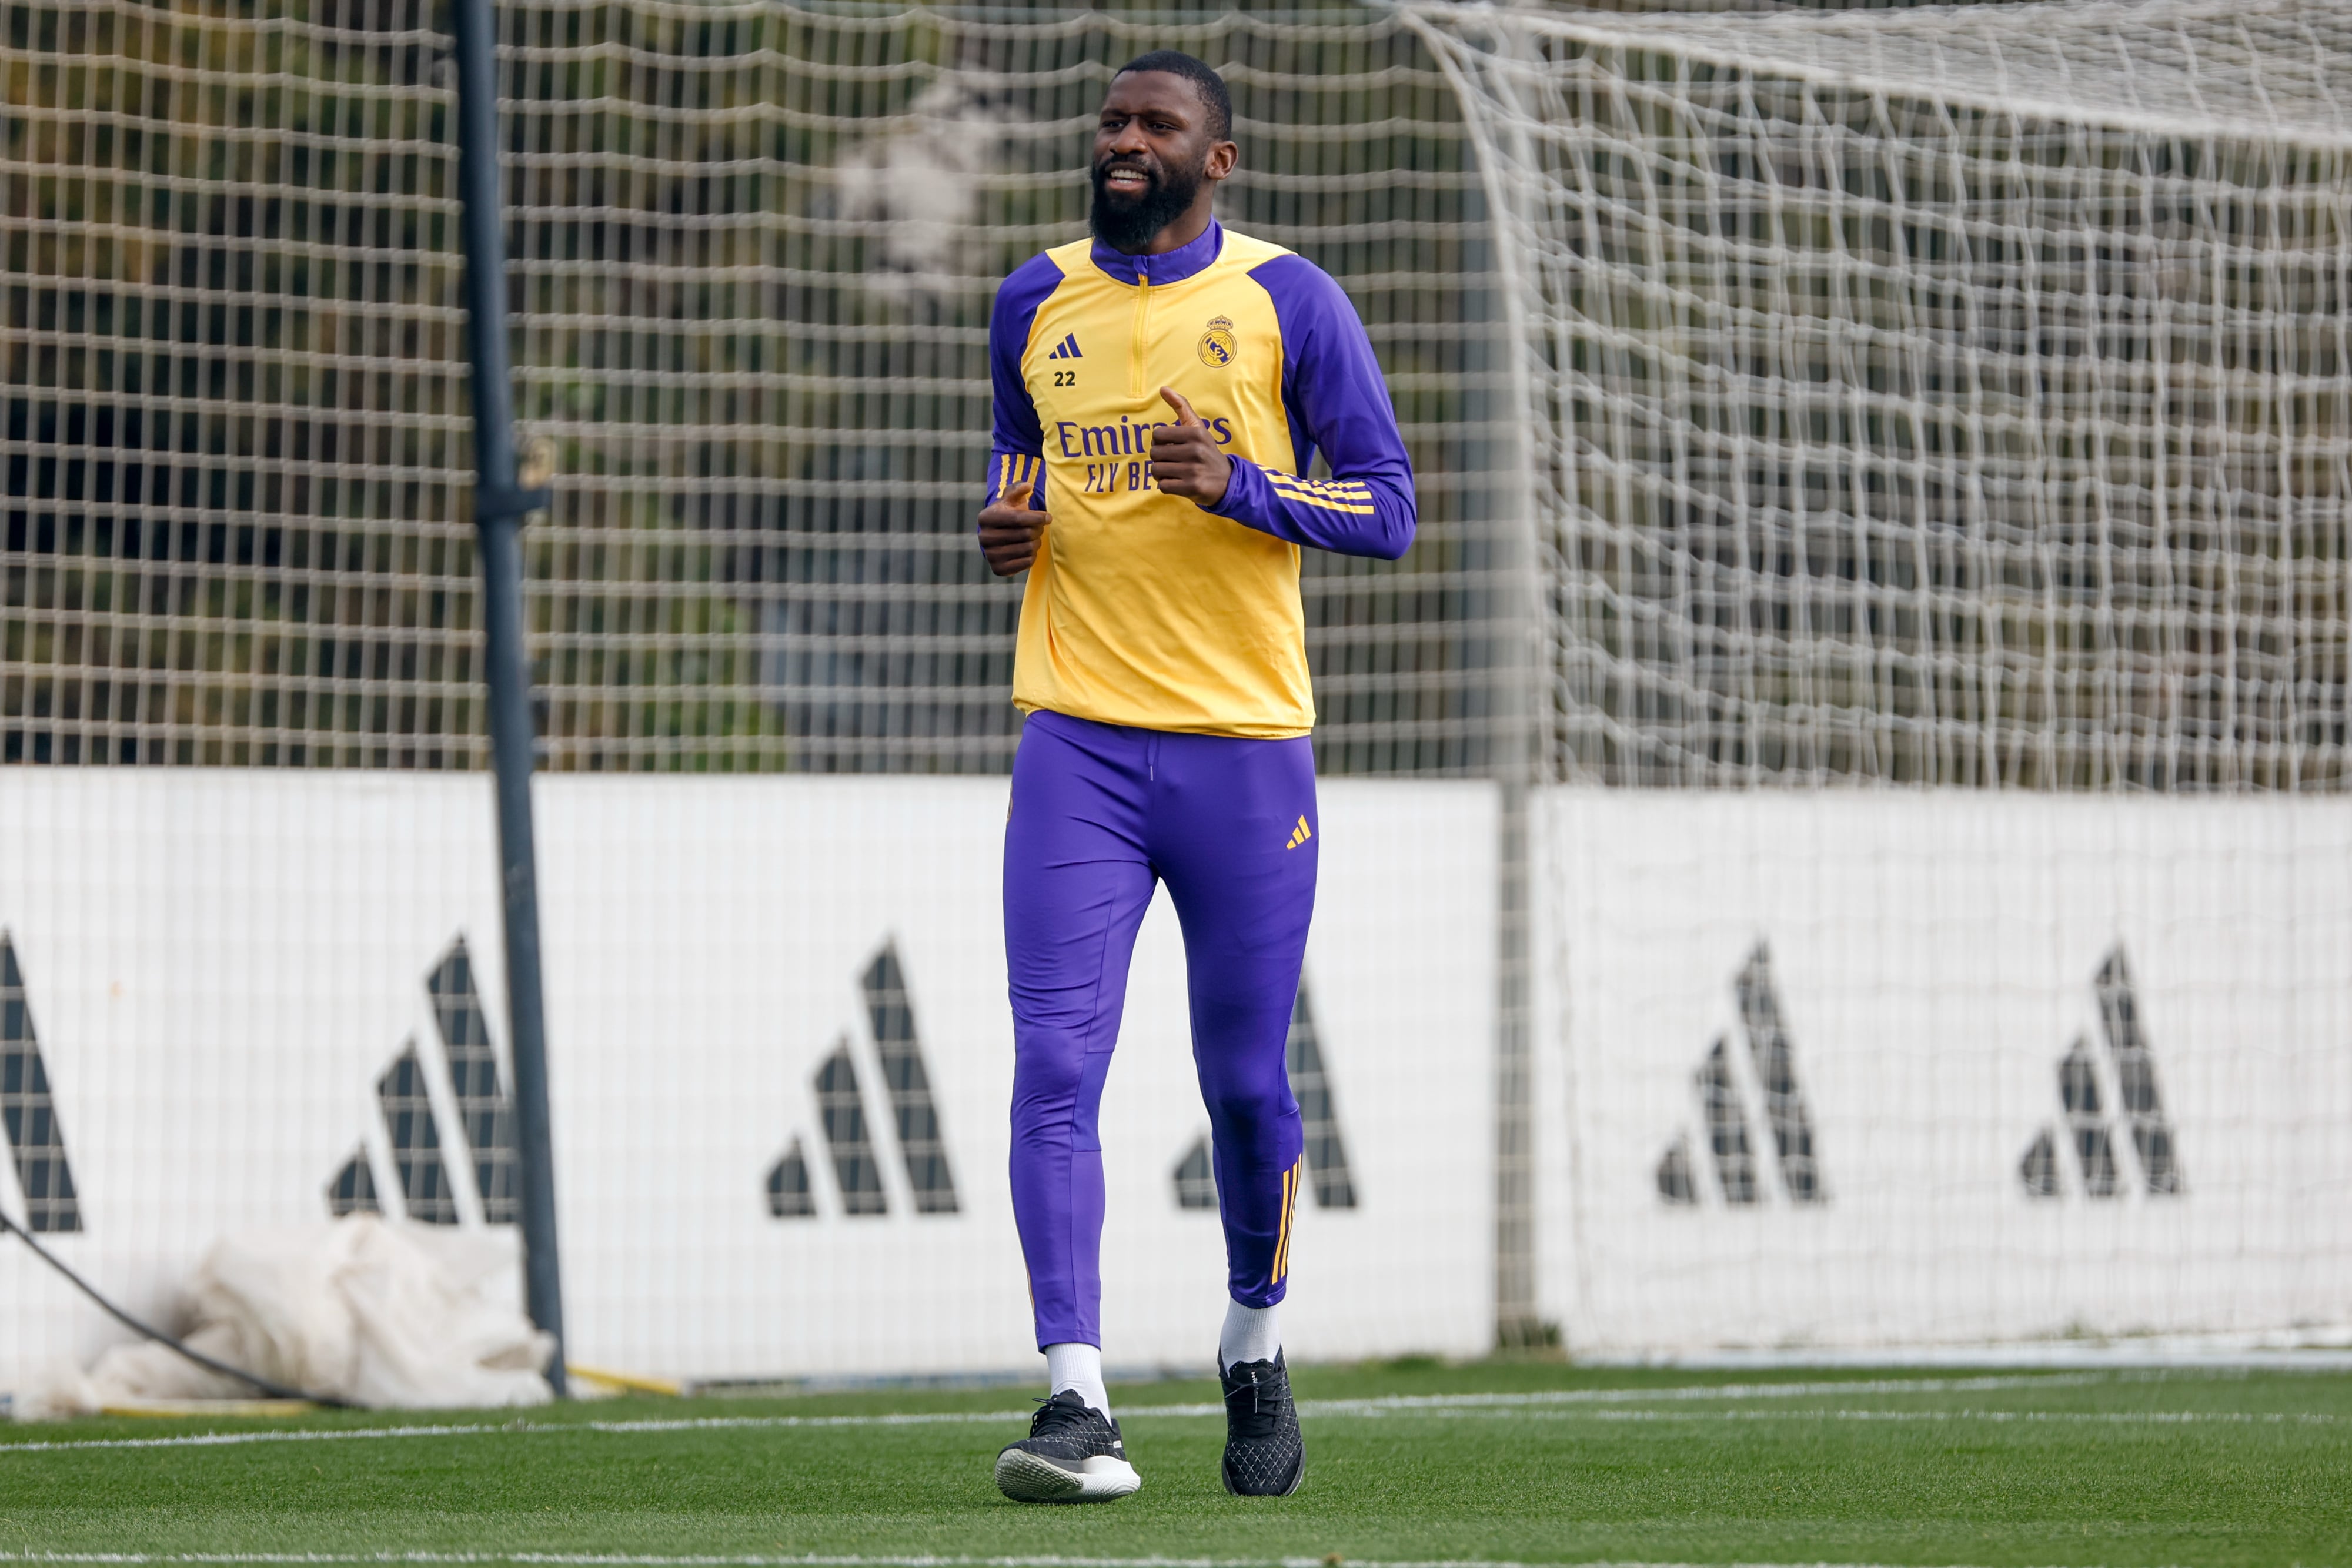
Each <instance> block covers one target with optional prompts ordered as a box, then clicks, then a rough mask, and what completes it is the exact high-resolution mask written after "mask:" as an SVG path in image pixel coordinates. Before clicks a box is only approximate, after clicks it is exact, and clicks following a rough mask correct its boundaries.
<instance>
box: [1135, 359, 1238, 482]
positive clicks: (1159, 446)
mask: <svg viewBox="0 0 2352 1568" xmlns="http://www.w3.org/2000/svg"><path fill="white" fill-rule="evenodd" d="M1160 396H1161V397H1162V398H1165V399H1166V400H1167V402H1168V406H1169V407H1170V408H1172V409H1174V410H1175V411H1176V423H1173V424H1155V425H1153V426H1152V427H1151V482H1152V483H1153V484H1155V485H1157V486H1160V488H1161V489H1162V490H1165V491H1167V492H1168V494H1170V495H1171V496H1181V497H1184V498H1185V499H1187V500H1189V501H1192V502H1195V503H1197V504H1199V505H1201V506H1203V507H1213V506H1215V505H1216V504H1217V503H1218V502H1220V501H1222V500H1223V499H1224V498H1225V486H1226V485H1228V484H1229V483H1231V482H1232V479H1233V476H1234V460H1233V459H1232V458H1231V457H1228V456H1226V455H1225V453H1224V449H1223V448H1222V447H1220V446H1219V445H1218V444H1217V433H1216V432H1215V431H1213V430H1211V429H1210V428H1209V426H1208V423H1207V422H1206V421H1205V420H1203V419H1202V417H1201V416H1200V415H1199V414H1197V413H1193V412H1192V404H1191V403H1189V402H1185V401H1184V394H1183V393H1182V392H1178V391H1177V390H1176V389H1175V388H1174V387H1161V388H1160Z"/></svg>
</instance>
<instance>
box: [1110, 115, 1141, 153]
mask: <svg viewBox="0 0 2352 1568" xmlns="http://www.w3.org/2000/svg"><path fill="white" fill-rule="evenodd" d="M1110 151H1111V152H1113V153H1115V154H1130V153H1143V152H1150V151H1151V141H1150V138H1148V137H1146V136H1145V135H1144V134H1143V128H1142V127H1141V126H1139V125H1138V124H1136V123H1135V121H1133V120H1129V121H1128V122H1127V123H1126V124H1125V125H1122V126H1120V127H1119V128H1118V130H1117V131H1113V132H1112V133H1111V138H1110Z"/></svg>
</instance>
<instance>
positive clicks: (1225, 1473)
mask: <svg viewBox="0 0 2352 1568" xmlns="http://www.w3.org/2000/svg"><path fill="white" fill-rule="evenodd" d="M1217 1477H1218V1479H1220V1480H1223V1482H1224V1483H1225V1492H1226V1495H1227V1496H1229V1497H1288V1496H1290V1495H1291V1494H1292V1493H1293V1492H1295V1491H1297V1490H1298V1489H1299V1488H1300V1487H1302V1486H1304V1485H1306V1484H1307V1460H1306V1459H1305V1458H1303V1457H1302V1458H1300V1459H1299V1461H1298V1469H1297V1471H1296V1472H1295V1473H1294V1474H1293V1475H1292V1476H1291V1478H1290V1484H1289V1485H1288V1486H1286V1487H1285V1488H1283V1489H1282V1490H1280V1491H1244V1490H1242V1489H1241V1488H1239V1487H1237V1486H1235V1485H1234V1473H1233V1471H1231V1470H1229V1469H1225V1467H1224V1466H1223V1465H1222V1464H1220V1465H1219V1466H1218V1467H1217Z"/></svg>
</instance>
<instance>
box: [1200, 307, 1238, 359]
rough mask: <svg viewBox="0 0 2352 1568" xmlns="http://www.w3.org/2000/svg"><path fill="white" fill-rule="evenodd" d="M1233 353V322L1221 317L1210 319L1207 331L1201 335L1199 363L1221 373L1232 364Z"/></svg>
mask: <svg viewBox="0 0 2352 1568" xmlns="http://www.w3.org/2000/svg"><path fill="white" fill-rule="evenodd" d="M1235 352H1236V345H1235V343H1234V324H1233V322H1231V321H1230V320H1227V319H1225V318H1224V317H1223V316H1218V317H1213V318H1212V319H1211V320H1210V322H1209V329H1208V330H1207V331H1205V332H1203V333H1202V334H1201V362H1202V364H1204V365H1206V366H1208V367H1209V368H1210V369H1211V370H1213V371H1222V370H1223V369H1224V368H1225V367H1226V366H1227V365H1230V364H1232V363H1233V362H1234V353H1235Z"/></svg>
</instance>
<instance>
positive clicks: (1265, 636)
mask: <svg viewBox="0 0 2352 1568" xmlns="http://www.w3.org/2000/svg"><path fill="white" fill-rule="evenodd" d="M1232 126H1233V110H1232V103H1231V100H1230V99H1228V98H1227V96H1226V93H1225V84H1224V82H1223V78H1220V77H1219V76H1218V75H1217V74H1216V72H1214V71H1213V70H1211V69H1210V68H1208V67H1207V66H1206V65H1204V64H1202V62H1201V61H1199V60H1196V59H1194V58H1192V57H1191V56H1189V55H1182V54H1178V53H1176V52H1175V51H1173V50H1167V49H1161V50H1155V51H1153V52H1152V53H1150V54H1148V55H1145V56H1143V57H1141V58H1139V59H1137V60H1134V61H1132V62H1130V63H1129V65H1127V66H1126V67H1125V68H1122V69H1121V70H1120V71H1119V72H1118V75H1117V76H1116V77H1114V78H1112V81H1111V86H1110V91H1109V93H1108V95H1107V96H1106V97H1105V98H1104V99H1103V106H1102V112H1101V117H1100V120H1099V121H1098V123H1097V129H1096V132H1095V148H1094V165H1093V172H1094V206H1093V213H1092V218H1091V225H1092V227H1093V230H1094V238H1093V240H1092V241H1091V242H1088V241H1084V240H1081V241H1079V242H1078V243H1076V244H1075V245H1067V246H1060V247H1058V248H1056V249H1054V250H1050V251H1047V252H1046V253H1045V255H1043V256H1038V257H1035V258H1034V259H1033V260H1031V261H1029V262H1028V263H1026V264H1025V265H1024V266H1023V267H1020V268H1019V269H1018V270H1017V271H1015V272H1014V273H1013V276H1012V277H1008V278H1007V279H1005V281H1004V286H1003V288H1002V289H1001V290H1000V291H999V293H998V294H997V298H996V309H995V315H994V318H993V319H992V322H991V324H990V328H989V353H990V361H991V365H992V371H993V377H994V391H995V432H994V442H993V447H994V450H993V451H992V455H991V457H990V462H989V496H990V499H989V503H988V505H987V507H985V509H983V510H982V512H981V514H980V544H981V549H982V553H983V554H984V555H985V556H986V557H987V559H988V563H989V565H990V567H991V568H992V570H994V571H996V573H997V574H998V575H1000V576H1011V575H1013V574H1015V573H1018V572H1021V571H1024V570H1025V571H1027V572H1028V573H1029V580H1028V584H1027V587H1026V589H1025V591H1024V596H1023V599H1022V602H1021V632H1020V641H1019V645H1018V650H1017V653H1016V657H1015V662H1014V665H1013V701H1014V703H1015V704H1017V705H1018V706H1020V707H1021V708H1023V709H1024V711H1025V712H1027V713H1028V715H1029V719H1028V723H1027V725H1026V727H1024V730H1023V731H1022V736H1021V747H1020V751H1019V753H1018V755H1017V756H1016V758H1015V759H1014V762H1013V805H1012V812H1011V816H1010V819H1009V821H1008V822H1007V824H1006V828H1005V837H1004V946H1005V956H1006V960H1007V964H1008V967H1009V969H1010V974H1011V989H1012V1001H1013V1041H1014V1061H1013V1157H1012V1175H1013V1213H1014V1216H1015V1218H1016V1219H1017V1220H1018V1222H1019V1225H1020V1229H1021V1247H1022V1250H1023V1252H1024V1255H1025V1257H1026V1260H1027V1262H1028V1266H1029V1285H1030V1296H1031V1299H1032V1301H1033V1302H1034V1307H1035V1312H1036V1328H1037V1344H1038V1348H1039V1349H1041V1350H1042V1351H1044V1352H1045V1360H1046V1370H1047V1374H1048V1375H1049V1377H1050V1378H1051V1388H1050V1391H1049V1394H1050V1396H1049V1398H1048V1399H1047V1401H1046V1403H1045V1406H1044V1407H1043V1408H1041V1409H1040V1410H1039V1411H1038V1412H1037V1414H1036V1416H1035V1418H1034V1421H1033V1422H1032V1424H1031V1427H1030V1435H1029V1437H1028V1438H1027V1439H1026V1440H1025V1441H1023V1442H1019V1443H1014V1444H1013V1445H1011V1446H1010V1447H1008V1448H1005V1449H1004V1450H1003V1453H1001V1454H999V1455H998V1456H997V1463H996V1480H997V1484H998V1486H999V1487H1001V1488H1002V1489H1003V1490H1004V1492H1005V1493H1006V1494H1007V1495H1008V1496H1011V1497H1013V1498H1017V1499H1020V1500H1025V1501H1038V1502H1045V1501H1075V1500H1091V1499H1103V1498H1114V1497H1124V1496H1126V1495H1127V1494H1128V1493H1129V1492H1132V1491H1133V1490H1136V1488H1137V1487H1138V1486H1139V1485H1140V1484H1141V1483H1140V1481H1139V1479H1138V1478H1137V1475H1136V1472H1135V1469H1134V1468H1133V1467H1132V1466H1131V1465H1130V1464H1129V1462H1128V1459H1127V1454H1126V1449H1125V1448H1124V1445H1123V1444H1122V1443H1121V1441H1120V1437H1119V1432H1118V1425H1117V1423H1115V1422H1114V1421H1113V1420H1112V1419H1111V1416H1110V1399H1109V1396H1108V1394H1107V1393H1106V1392H1105V1390H1104V1387H1103V1377H1102V1350H1101V1344H1102V1338H1101V1332H1100V1329H1099V1328H1098V1326H1097V1317H1098V1308H1099V1304H1100V1300H1101V1295H1102V1281H1101V1274H1100V1269H1099V1260H1100V1255H1101V1243H1102V1223H1103V1176H1102V1151H1101V1145H1100V1144H1099V1143H1098V1142H1097V1137H1096V1113H1097V1106H1098V1105H1099V1103H1100V1101H1101V1097H1102V1089H1103V1080H1104V1076H1105V1074H1106V1072H1107V1071H1108V1067H1109V1064H1110V1054H1111V1047H1112V1045H1113V1044H1114V1043H1115V1041H1116V1040H1117V1037H1118V1022H1119V1011H1120V1008H1121V1005H1122V1004H1123V1002H1124V1000H1125V994H1126V985H1127V969H1128V961H1129V955H1130V954H1131V953H1132V951H1133V948H1134V943H1135V934H1136V929H1137V927H1138V926H1139V925H1140V924H1141V923H1142V920H1143V914H1144V910H1145V908H1146V907H1147V906H1148V905H1149V904H1150V901H1151V894H1152V888H1153V885H1154V883H1155V881H1157V880H1159V879H1165V880H1166V882H1167V883H1168V892H1169V896H1170V899H1171V902H1172V903H1173V904H1175V907H1176V914H1177V918H1178V919H1179V920H1180V921H1181V924H1182V925H1183V931H1184V949H1185V960H1186V968H1187V971H1188V975H1189V982H1188V985H1189V990H1190V994H1191V1000H1192V1054H1193V1059H1194V1061H1195V1062H1196V1064H1197V1065H1198V1068H1199V1071H1200V1079H1201V1092H1202V1099H1203V1100H1204V1101H1205V1102H1206V1103H1207V1105H1208V1110H1209V1119H1210V1123H1211V1125H1212V1127H1213V1137H1214V1145H1215V1151H1216V1154H1215V1161H1216V1180H1217V1204H1218V1209H1219V1212H1220V1214H1221V1216H1222V1218H1223V1224H1224V1233H1225V1257H1226V1263H1227V1281H1226V1284H1227V1291H1228V1293H1229V1295H1230V1296H1231V1298H1232V1300H1231V1303H1230V1305H1229V1306H1228V1308H1227V1311H1226V1316H1225V1324H1224V1328H1223V1333H1221V1334H1220V1335H1219V1338H1218V1345H1217V1370H1218V1375H1219V1376H1220V1378H1221V1379H1222V1380H1223V1385H1224V1391H1225V1408H1226V1442H1225V1453H1224V1464H1223V1471H1224V1482H1225V1487H1226V1490H1229V1491H1233V1492H1237V1493H1244V1494H1254V1495H1270V1496H1282V1495H1287V1494H1288V1493H1290V1492H1293V1491H1296V1490H1297V1488H1298V1483H1299V1480H1300V1479H1301V1477H1302V1476H1303V1475H1304V1474H1305V1469H1306V1455H1305V1449H1304V1448H1303V1446H1302V1444H1301V1442H1300V1437H1299V1431H1298V1417H1297V1410H1296V1408H1295V1407H1294V1406H1293V1403H1292V1400H1291V1395H1290V1377H1289V1373H1288V1371H1287V1369H1286V1363H1285V1361H1284V1358H1283V1354H1282V1347H1281V1340H1280V1337H1279V1334H1278V1333H1277V1330H1276V1303H1277V1302H1279V1301H1281V1300H1282V1299H1283V1293H1284V1287H1285V1285H1286V1273H1287V1271H1288V1266H1289V1243H1290V1218H1291V1209H1292V1205H1293V1203H1294V1201H1295V1200H1296V1198H1297V1192H1298V1186H1299V1182H1300V1180H1301V1176H1302V1172H1301V1170H1300V1158H1301V1151H1302V1148H1303V1144H1304V1140H1303V1137H1302V1134H1301V1129H1300V1126H1299V1119H1298V1105H1297V1102H1296V1101H1295V1100H1293V1099H1292V1098H1291V1094H1290V1085H1289V1081H1288V1078H1287V1076H1286V1072H1285V1069H1284V1060H1283V1059H1284V1047H1285V1043H1286V1040H1287V1038H1288V1033H1289V1026H1290V1014H1291V1008H1292V1005H1293V1002H1294V1001H1295V999H1296V998H1297V993H1298V970H1299V963H1300V960H1301V958H1302V956H1304V954H1305V951H1306V946H1307V919H1308V916H1309V915H1310V914H1311V913H1312V912H1313V907H1314V901H1315V865H1316V854H1317V851H1318V848H1319V846H1320V844H1321V840H1320V839H1319V837H1318V831H1319V829H1318V819H1317V816H1316V810H1315V767H1314V758H1313V753H1312V751H1311V750H1310V748H1309V747H1310V743H1309V741H1308V739H1307V734H1308V732H1309V730H1310V729H1311V728H1312V727H1313V726H1314V722H1315V711H1314V699H1313V696H1312V695H1311V693H1310V691H1309V689H1308V685H1307V644H1306V622H1305V615H1304V612H1303V611H1302V609H1301V607H1300V603H1299V597H1298V562H1299V554H1298V552H1299V549H1300V547H1301V546H1311V547H1314V548H1316V549H1330V550H1339V551H1341V552H1343V553H1346V554H1350V555H1370V556H1379V557H1381V558H1383V559H1395V558H1396V557H1398V556H1400V555H1402V554H1403V553H1404V550H1405V549H1406V547H1407V546H1408V545H1410V544H1411V543H1412V535H1413V525H1414V516H1413V497H1412V465H1411V464H1410V462H1409V461H1408V459H1407V458H1406V455H1405V450H1404V443H1403V440H1402V438H1401V437H1400V436H1399V434H1398V433H1397V427H1396V417H1395V414H1394V413H1393V411H1392V410H1391V407H1390V403H1389V398H1388V391H1387V388H1386V386H1385V384H1384V383H1383V382H1382V381H1381V370H1380V365H1379V363H1378V362H1377V361H1375V360H1374V359H1373V357H1372V350H1371V344H1370V340H1368V339H1367V338H1366V336H1365V334H1364V329H1363V325H1362V323H1360V321H1358V320H1357V319H1356V315H1355V311H1354V309H1353V308H1352V307H1350V306H1349V302H1348V298H1347V296H1346V295H1345V294H1343V293H1342V292H1340V289H1339V285H1337V284H1335V283H1334V282H1332V281H1331V279H1330V278H1329V277H1327V276H1326V275H1325V274H1324V273H1323V272H1322V271H1320V270H1319V269H1318V268H1317V267H1315V266H1314V265H1313V264H1312V263H1310V262H1307V260H1305V259H1303V258H1302V257H1299V256H1294V255H1291V254H1290V253H1289V252H1287V251H1285V250H1283V249H1281V248H1280V247H1279V246H1271V245H1266V244H1265V243H1263V242H1261V241H1258V240H1254V239H1248V238H1245V237H1244V236H1243V235H1237V234H1234V233H1233V232H1232V231H1230V230H1228V229H1224V228H1223V227H1221V226H1220V225H1218V224H1217V222H1216V221H1215V219H1214V217H1213V215H1212V212H1211V204H1212V198H1213V195H1214V193H1215V190H1216V186H1217V184H1218V183H1219V182H1221V181H1223V180H1224V179H1225V178H1227V177H1228V176H1229V175H1231V174H1232V173H1233V172H1234V164H1235V162H1236V161H1237V160H1238V158H1239V156H1240V150H1239V149H1238V148H1237V147H1235V146H1234V142H1233V140H1232ZM1318 450H1319V451H1320V452H1321V453H1322V454H1323V455H1324V456H1325V457H1326V458H1327V459H1328V462H1329V464H1330V465H1331V473H1332V478H1330V479H1329V480H1328V481H1325V482H1322V483H1314V482H1310V481H1309V480H1307V478H1306V477H1305V475H1306V473H1307V466H1308V464H1309V463H1310V461H1311V460H1312V458H1313V456H1314V455H1315V453H1316V452H1317V451H1318Z"/></svg>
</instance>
